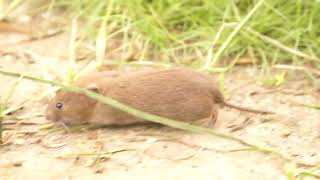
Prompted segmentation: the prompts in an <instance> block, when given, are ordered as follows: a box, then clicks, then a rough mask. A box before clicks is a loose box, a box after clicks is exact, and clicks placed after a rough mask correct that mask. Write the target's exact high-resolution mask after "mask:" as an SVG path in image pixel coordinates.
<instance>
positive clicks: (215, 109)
mask: <svg viewBox="0 0 320 180" xmlns="http://www.w3.org/2000/svg"><path fill="white" fill-rule="evenodd" d="M217 119H218V107H217V106H216V105H214V106H213V107H212V111H211V114H210V120H209V122H208V123H209V124H208V125H209V127H210V128H213V127H214V125H215V123H216V121H217Z"/></svg>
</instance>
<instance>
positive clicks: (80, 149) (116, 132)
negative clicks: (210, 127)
mask: <svg viewBox="0 0 320 180" xmlns="http://www.w3.org/2000/svg"><path fill="white" fill-rule="evenodd" d="M1 39H5V40H6V39H8V36H7V35H3V36H1ZM2 44H5V43H2ZM67 44H68V38H66V35H65V34H61V35H59V36H55V37H52V38H49V39H44V40H39V41H35V42H30V43H25V44H23V45H15V46H10V47H7V46H3V45H1V51H11V52H13V54H14V55H15V56H13V55H12V54H11V55H2V57H1V60H0V67H1V68H4V69H6V70H10V71H17V72H21V73H28V74H32V75H35V76H41V77H46V78H54V77H56V76H60V77H61V76H63V74H64V73H65V72H66V71H67V68H68V66H67V61H66V57H67V55H68V54H67V51H66V49H68V46H67ZM17 55H18V56H17ZM79 64H80V65H83V64H86V61H81V62H79ZM259 73H260V70H259V69H257V68H254V67H251V66H249V67H244V66H242V67H236V68H234V69H233V71H232V72H230V73H227V74H226V75H225V87H226V91H225V94H226V97H227V99H229V100H230V101H231V102H234V103H237V104H240V105H243V106H247V107H254V108H257V109H267V110H271V111H274V112H276V115H269V116H263V115H256V114H249V113H244V112H239V111H237V110H233V109H229V108H223V109H221V111H220V114H219V118H218V123H217V125H216V127H215V129H216V130H217V131H219V132H223V133H226V134H229V135H230V136H235V137H238V138H241V139H243V140H245V141H247V142H250V143H253V144H255V145H258V146H262V147H268V148H272V149H275V150H276V151H277V152H280V153H281V154H283V155H285V156H287V157H288V158H290V159H292V160H294V161H296V162H300V163H305V164H316V163H317V162H320V152H319V148H320V111H319V110H315V109H312V108H308V107H305V106H298V105H297V103H305V104H316V103H319V97H320V93H319V90H316V89H315V88H314V87H312V86H311V85H310V83H309V81H308V79H307V78H306V77H305V76H304V74H302V73H300V72H298V71H297V72H289V73H288V76H287V80H286V81H285V83H284V84H283V85H282V86H281V87H280V88H276V89H275V88H273V89H269V88H266V87H264V86H262V85H261V84H260V83H259V77H258V76H257V75H259ZM15 82H16V79H14V78H11V77H6V76H2V75H0V87H1V88H0V96H1V100H3V99H4V98H5V96H6V95H7V93H8V91H9V90H10V88H11V87H12V84H14V83H15ZM52 90H53V88H52V87H50V86H48V85H43V84H39V83H34V82H30V81H26V80H20V81H18V85H17V87H16V90H15V91H14V95H13V97H12V99H11V100H10V104H9V107H11V108H16V107H20V106H22V107H24V108H23V109H22V110H18V111H15V112H14V113H13V114H12V115H10V116H8V117H6V118H5V120H4V124H5V127H6V128H7V130H6V131H4V141H5V144H4V145H2V146H0V179H1V180H2V179H34V178H35V177H36V178H38V179H93V178H95V179H201V180H202V179H203V180H206V179H210V180H212V179H216V180H218V179H223V180H229V179H230V180H233V179H237V180H239V179H240V180H242V179H244V180H245V179H259V180H260V179H261V180H264V179H266V180H267V179H287V178H288V177H287V172H288V171H289V170H291V171H293V173H294V174H297V173H299V170H297V169H296V170H295V169H294V168H293V167H292V166H293V164H292V163H284V162H283V161H281V160H279V159H278V158H274V157H272V156H268V155H265V154H262V153H260V152H257V151H240V150H239V149H243V148H246V147H245V146H242V145H240V144H239V143H236V142H232V141H229V140H225V139H221V138H218V137H212V136H209V135H204V134H196V133H190V132H185V131H181V130H177V129H172V128H169V127H164V126H159V125H152V124H147V125H136V126H126V127H106V128H100V129H88V128H80V129H77V130H73V129H72V128H70V129H69V130H67V129H65V128H63V127H60V126H53V125H52V123H51V122H48V121H46V120H45V118H44V116H43V115H44V110H45V105H46V102H47V98H48V97H49V95H50V93H52ZM294 170H295V171H294ZM315 173H318V174H319V173H320V170H319V169H318V170H317V171H315ZM305 179H313V178H311V177H307V178H305ZM314 179H315V178H314Z"/></svg>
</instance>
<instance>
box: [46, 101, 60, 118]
mask: <svg viewBox="0 0 320 180" xmlns="http://www.w3.org/2000/svg"><path fill="white" fill-rule="evenodd" d="M45 117H46V119H47V120H48V121H58V116H57V113H55V112H54V111H52V110H51V109H50V107H49V105H48V107H47V109H46V112H45Z"/></svg>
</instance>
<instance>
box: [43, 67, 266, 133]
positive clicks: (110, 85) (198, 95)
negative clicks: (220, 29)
mask: <svg viewBox="0 0 320 180" xmlns="http://www.w3.org/2000/svg"><path fill="white" fill-rule="evenodd" d="M74 85H75V86H78V87H81V88H87V89H89V90H92V91H95V92H97V93H100V94H102V95H106V96H109V97H111V98H114V99H116V100H118V101H120V102H122V103H125V104H128V105H129V106H132V107H134V108H136V109H139V110H142V111H145V112H148V113H152V114H156V115H160V116H163V117H167V118H171V119H176V120H181V121H185V122H190V123H194V124H203V123H209V126H210V127H213V125H214V124H215V122H216V120H217V116H218V108H219V105H222V106H229V107H231V108H235V109H239V110H242V111H248V112H253V113H263V114H269V113H271V112H268V111H262V110H254V109H249V108H244V107H239V106H236V105H233V104H230V103H228V102H226V101H225V100H224V98H223V95H222V94H221V92H220V91H219V89H218V88H217V86H216V85H215V81H214V80H213V78H211V77H210V76H207V75H204V74H202V73H199V72H196V71H193V70H189V69H183V68H175V69H167V70H148V71H142V72H132V73H127V74H124V75H122V74H121V75H119V74H117V75H111V76H110V75H108V74H107V75H106V74H104V73H94V74H91V75H88V76H86V77H83V78H80V79H79V80H78V81H76V82H75V84H74ZM46 118H47V119H48V120H52V121H59V122H63V123H66V124H79V123H93V124H99V125H127V124H132V123H136V122H141V121H143V120H142V119H140V118H137V117H134V116H132V115H130V114H128V113H125V112H123V111H120V110H117V109H115V108H112V107H110V106H108V105H104V104H102V103H99V102H97V101H95V100H93V99H91V98H89V97H86V96H85V95H81V94H77V93H72V92H68V91H65V90H59V91H57V92H56V95H55V97H54V98H53V99H52V100H51V101H50V102H49V104H48V107H47V111H46Z"/></svg>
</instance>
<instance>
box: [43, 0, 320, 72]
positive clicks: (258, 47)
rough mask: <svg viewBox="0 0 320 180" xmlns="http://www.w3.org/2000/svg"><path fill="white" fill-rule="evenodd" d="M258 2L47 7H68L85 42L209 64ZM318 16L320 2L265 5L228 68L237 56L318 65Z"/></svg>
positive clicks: (180, 0) (237, 43)
mask: <svg viewBox="0 0 320 180" xmlns="http://www.w3.org/2000/svg"><path fill="white" fill-rule="evenodd" d="M258 2H259V1H258V0H214V1H213V0H160V1H159V0H158V1H156V0H81V1H79V0H52V1H48V2H47V4H46V7H47V8H61V7H63V9H64V10H66V11H67V12H69V14H68V15H70V19H71V18H75V17H76V18H77V19H79V20H81V21H83V22H85V26H84V28H86V29H85V32H86V33H85V34H83V37H86V38H87V37H91V38H92V39H95V38H96V37H100V38H102V39H106V40H107V39H108V38H110V37H112V36H116V35H121V37H123V38H124V39H125V40H126V41H122V42H123V43H130V41H133V39H134V40H136V41H138V42H139V43H140V44H141V46H142V47H143V48H142V50H143V51H144V52H147V53H146V54H147V55H146V54H143V55H141V56H143V57H141V59H143V58H147V57H154V55H155V54H158V55H159V54H161V57H167V59H169V60H172V59H175V58H181V57H182V58H183V57H185V56H179V55H181V54H183V55H186V56H189V57H192V59H193V60H201V61H198V62H204V61H205V58H207V57H208V54H209V51H212V53H213V56H214V54H215V52H217V50H218V49H219V47H221V45H222V44H223V43H224V42H225V40H226V39H227V38H228V36H229V35H230V33H231V32H232V31H233V30H234V29H235V27H237V25H238V24H239V23H240V22H241V21H242V20H243V19H244V17H245V16H246V15H247V14H248V13H249V12H250V11H251V10H252V9H253V8H254V6H255V5H256V4H257V3H258ZM318 12H320V1H317V0H307V1H302V0H292V1H287V0H265V1H263V4H262V6H261V7H259V9H258V10H257V11H256V12H255V13H254V14H253V15H252V17H251V18H250V19H249V20H248V22H247V23H246V24H245V26H244V27H243V28H241V30H240V31H239V32H238V33H237V34H236V36H235V37H234V38H232V41H231V42H230V43H229V44H228V46H227V48H226V49H225V50H224V51H223V54H222V57H221V59H222V58H223V57H224V59H227V63H232V61H233V60H232V58H234V57H242V56H248V57H250V58H251V59H255V60H258V61H260V62H261V63H262V64H263V65H266V66H269V65H272V64H276V63H294V64H299V65H301V64H304V63H308V62H317V63H315V64H316V66H319V63H318V62H320V60H319V58H317V57H318V56H319V54H320V48H319V47H320V36H319V35H320V21H319V19H318V18H317V14H318ZM102 32H103V33H102ZM217 35H219V37H218V39H217V37H216V36H217ZM215 39H217V40H216V41H215V43H214V44H213V41H214V40H215ZM100 43H101V42H100ZM212 46H213V47H214V48H211V47H212ZM103 47H104V46H103V45H102V48H103ZM140 50H141V49H140ZM142 50H141V51H142ZM100 54H101V53H100ZM211 56H212V55H211ZM156 57H157V56H156ZM164 59H166V58H164ZM219 59H220V58H219ZM228 59H229V60H228ZM154 60H155V59H154ZM156 60H161V58H156ZM175 61H176V60H175ZM179 61H180V60H179ZM181 61H182V60H181Z"/></svg>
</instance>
